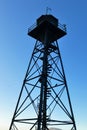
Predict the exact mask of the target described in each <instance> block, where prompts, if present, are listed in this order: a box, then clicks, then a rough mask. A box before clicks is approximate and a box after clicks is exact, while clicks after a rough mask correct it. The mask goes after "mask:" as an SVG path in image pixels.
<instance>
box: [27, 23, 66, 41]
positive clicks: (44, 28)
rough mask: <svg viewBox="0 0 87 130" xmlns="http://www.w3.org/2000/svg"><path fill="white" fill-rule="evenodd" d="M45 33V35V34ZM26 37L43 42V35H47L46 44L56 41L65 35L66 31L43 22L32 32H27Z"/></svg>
mask: <svg viewBox="0 0 87 130" xmlns="http://www.w3.org/2000/svg"><path fill="white" fill-rule="evenodd" d="M46 32H47V34H45V33H46ZM28 35H29V36H31V37H33V38H35V39H37V40H38V41H40V42H44V37H45V35H47V38H48V40H49V41H48V42H54V41H56V40H57V39H59V38H61V37H63V36H64V35H66V31H64V30H62V29H61V28H59V27H56V26H54V25H53V24H52V23H50V22H48V21H44V22H42V23H41V24H39V25H37V26H36V27H35V28H33V29H32V30H29V31H28Z"/></svg>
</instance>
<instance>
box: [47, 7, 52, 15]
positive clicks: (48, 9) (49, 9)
mask: <svg viewBox="0 0 87 130" xmlns="http://www.w3.org/2000/svg"><path fill="white" fill-rule="evenodd" d="M49 11H52V9H51V8H49V7H46V15H47V14H48V12H49Z"/></svg>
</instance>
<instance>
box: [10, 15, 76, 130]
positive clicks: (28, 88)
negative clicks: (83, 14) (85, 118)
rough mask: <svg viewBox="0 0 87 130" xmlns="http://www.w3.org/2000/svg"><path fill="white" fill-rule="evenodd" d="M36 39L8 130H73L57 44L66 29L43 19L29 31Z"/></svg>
mask: <svg viewBox="0 0 87 130" xmlns="http://www.w3.org/2000/svg"><path fill="white" fill-rule="evenodd" d="M28 35H29V36H31V37H33V38H35V39H36V43H35V47H34V50H33V53H32V56H31V59H30V62H29V65H28V69H27V72H26V75H25V78H24V81H23V85H22V88H21V92H20V94H19V98H18V102H17V105H16V108H15V112H14V115H13V118H12V122H11V125H10V129H9V130H22V129H23V130H28V129H29V130H35V129H36V130H50V129H51V128H53V127H54V128H59V129H62V130H76V125H75V120H74V114H73V110H72V105H71V100H70V95H69V90H68V86H67V82H66V77H65V73H64V68H63V63H62V58H61V54H60V50H59V46H58V40H59V39H60V38H62V37H63V36H65V35H66V26H65V25H61V24H60V23H59V20H58V19H57V18H55V17H54V16H53V15H42V16H40V17H39V18H38V19H37V20H36V23H35V24H34V25H33V26H32V27H30V28H29V29H28Z"/></svg>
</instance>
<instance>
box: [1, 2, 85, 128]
mask: <svg viewBox="0 0 87 130" xmlns="http://www.w3.org/2000/svg"><path fill="white" fill-rule="evenodd" d="M46 7H50V8H51V9H52V11H50V12H49V13H51V14H52V15H54V16H55V17H57V18H58V19H59V21H60V23H63V24H64V23H65V24H66V25H67V32H68V33H67V36H65V37H64V38H62V39H60V40H59V46H60V50H61V55H62V59H63V64H64V69H65V74H66V79H67V82H68V87H69V91H70V95H71V102H72V106H73V111H74V115H75V120H76V124H77V129H78V130H82V129H83V130H86V128H87V13H86V12H87V1H86V0H79V1H77V0H76V1H73V0H71V1H70V0H65V1H63V0H61V1H59V0H0V130H6V129H7V130H8V129H9V125H10V122H11V119H12V115H13V112H14V109H15V106H16V102H17V99H18V95H19V92H20V89H21V85H22V82H23V79H24V76H25V73H26V69H27V66H28V62H29V59H30V57H31V54H32V50H33V47H34V43H35V40H34V39H33V38H31V37H29V36H28V35H27V31H28V27H30V26H31V25H32V24H33V23H35V21H36V19H37V18H38V17H39V16H40V15H42V14H45V13H46Z"/></svg>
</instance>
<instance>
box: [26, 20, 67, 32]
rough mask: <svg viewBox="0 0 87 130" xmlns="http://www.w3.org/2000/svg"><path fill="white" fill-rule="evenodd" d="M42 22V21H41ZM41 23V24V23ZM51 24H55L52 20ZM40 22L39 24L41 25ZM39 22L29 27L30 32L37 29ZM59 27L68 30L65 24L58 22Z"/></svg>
mask: <svg viewBox="0 0 87 130" xmlns="http://www.w3.org/2000/svg"><path fill="white" fill-rule="evenodd" d="M41 23H42V22H41ZM41 23H40V24H41ZM50 23H51V24H53V23H52V22H50ZM40 24H38V25H40ZM38 25H37V23H34V24H33V25H32V26H31V27H30V28H29V29H28V33H29V32H31V31H32V30H33V29H35V28H36V27H37V26H38ZM57 27H58V28H59V29H61V30H63V31H64V32H67V30H66V25H65V24H60V23H58V26H57Z"/></svg>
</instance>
